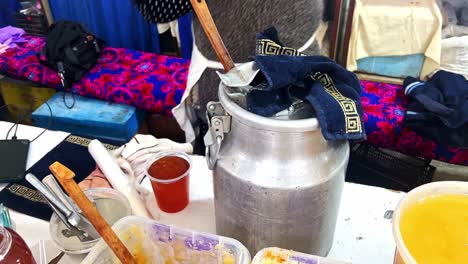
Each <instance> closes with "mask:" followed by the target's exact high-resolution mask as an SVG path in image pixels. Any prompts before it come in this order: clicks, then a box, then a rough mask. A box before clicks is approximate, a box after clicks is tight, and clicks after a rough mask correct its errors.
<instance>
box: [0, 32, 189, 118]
mask: <svg viewBox="0 0 468 264" xmlns="http://www.w3.org/2000/svg"><path fill="white" fill-rule="evenodd" d="M24 38H25V39H26V42H25V43H22V44H18V46H17V47H16V48H11V49H8V50H7V51H6V52H5V53H2V54H0V72H1V73H3V74H6V75H8V76H11V77H13V78H19V79H28V80H30V81H32V82H34V83H37V84H40V85H43V86H46V87H51V88H56V89H58V90H60V89H61V85H60V79H59V77H58V76H57V72H56V71H54V70H52V69H50V68H48V67H45V66H43V65H41V64H40V63H39V61H38V59H37V57H36V54H37V52H39V51H40V50H41V48H42V47H43V46H44V45H45V40H44V39H43V38H41V37H34V36H25V37H24ZM189 65H190V61H189V60H187V59H182V58H176V57H169V56H164V55H158V54H153V53H148V52H141V51H135V50H129V49H123V48H111V47H106V48H104V49H103V51H102V54H101V57H100V58H99V61H98V63H97V64H96V66H95V67H94V68H93V69H92V70H91V71H90V72H88V73H87V74H86V75H85V76H83V78H82V79H81V81H79V82H76V83H74V84H73V86H72V89H71V90H72V92H73V93H75V94H79V95H82V96H87V97H94V98H98V99H102V100H106V101H109V102H115V103H122V104H128V105H133V106H135V107H137V108H140V109H143V110H145V111H147V112H151V113H160V114H164V115H167V116H170V115H171V110H172V108H174V107H175V106H177V105H178V104H179V103H180V101H181V99H182V96H183V94H184V91H185V87H186V84H187V75H188V69H189Z"/></svg>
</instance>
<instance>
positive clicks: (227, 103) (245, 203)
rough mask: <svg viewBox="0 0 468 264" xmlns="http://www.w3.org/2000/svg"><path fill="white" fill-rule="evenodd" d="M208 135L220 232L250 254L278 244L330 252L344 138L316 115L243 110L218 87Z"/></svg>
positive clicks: (344, 162)
mask: <svg viewBox="0 0 468 264" xmlns="http://www.w3.org/2000/svg"><path fill="white" fill-rule="evenodd" d="M219 100H220V101H219V102H210V103H209V104H208V106H207V116H208V120H209V123H210V129H209V131H208V133H207V135H206V136H205V145H206V146H207V148H206V154H207V162H208V166H209V167H210V168H211V169H212V170H213V182H214V194H215V212H216V230H217V233H218V234H219V235H223V236H227V237H232V238H235V239H238V240H239V241H241V242H242V243H243V244H244V245H245V246H246V247H247V248H248V249H249V250H250V252H251V253H252V254H255V253H256V252H258V251H259V250H261V249H262V248H265V247H272V246H274V247H281V248H287V249H292V250H295V251H299V252H304V253H310V254H315V255H320V256H325V255H326V254H327V253H328V252H329V250H330V248H331V246H332V243H333V234H334V231H335V225H336V220H337V215H338V209H339V206H340V198H341V193H342V189H343V185H344V177H345V171H346V167H347V164H348V158H349V144H348V142H347V141H339V142H336V141H326V140H325V139H324V138H323V136H322V133H321V132H320V127H319V124H318V121H317V119H315V118H309V119H302V120H275V119H271V118H265V117H261V116H258V115H255V114H253V113H250V112H248V111H247V110H244V109H243V108H242V107H240V106H239V105H237V104H236V103H234V102H233V101H232V100H231V99H230V98H229V97H228V96H227V94H226V92H225V90H224V86H223V85H222V84H221V86H220V89H219Z"/></svg>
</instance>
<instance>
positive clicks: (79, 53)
mask: <svg viewBox="0 0 468 264" xmlns="http://www.w3.org/2000/svg"><path fill="white" fill-rule="evenodd" d="M103 44H104V42H103V41H102V40H100V39H98V38H96V37H95V36H94V35H93V34H92V33H90V32H89V31H88V30H87V29H86V28H85V27H84V26H83V25H82V24H80V23H77V22H72V21H59V22H56V23H54V24H52V25H51V26H50V30H49V33H48V34H47V37H46V45H45V46H44V48H43V49H42V50H41V51H40V53H39V54H38V56H37V57H38V59H39V61H40V62H41V64H43V65H46V66H48V67H50V68H53V69H55V70H57V72H58V75H59V76H60V79H61V82H62V86H63V88H64V89H65V90H66V91H68V90H69V87H70V86H71V85H72V84H73V83H74V82H76V81H79V80H80V79H81V78H82V77H83V76H84V75H85V74H86V73H87V72H88V71H89V70H91V69H92V68H93V67H94V65H95V64H96V62H97V60H98V58H99V55H100V52H101V47H102V46H103ZM43 57H45V60H44V59H43Z"/></svg>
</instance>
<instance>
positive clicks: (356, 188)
mask: <svg viewBox="0 0 468 264" xmlns="http://www.w3.org/2000/svg"><path fill="white" fill-rule="evenodd" d="M12 125H13V123H8V122H3V121H1V122H0V138H1V137H3V138H4V137H5V136H6V134H7V132H8V130H9V129H10V128H11V126H12ZM42 131H43V129H41V128H37V127H31V126H24V125H20V126H19V128H18V133H17V136H18V138H19V139H33V138H35V137H36V136H37V135H38V134H39V133H41V132H42ZM67 136H68V133H64V132H58V131H47V132H45V133H44V134H43V135H42V136H40V137H39V138H38V139H37V140H35V141H34V142H32V143H31V145H30V150H29V156H28V161H27V168H29V167H31V166H32V165H34V164H35V163H36V162H37V161H38V160H39V159H40V158H41V157H43V156H44V155H45V154H46V153H47V152H49V151H50V150H51V149H53V148H54V147H55V146H57V145H58V144H59V143H60V142H61V141H63V140H64V139H65V138H66V137H67ZM192 158H193V163H194V170H193V171H192V172H191V178H190V179H191V182H190V187H191V194H190V199H191V201H190V204H189V206H188V207H187V208H186V209H185V210H183V211H182V212H180V213H177V214H166V213H161V217H160V219H159V220H158V221H160V222H162V223H165V224H171V225H175V226H178V227H183V228H190V229H194V230H198V231H203V232H209V233H215V230H216V229H215V217H214V201H213V189H212V178H211V177H212V175H211V173H210V171H209V170H208V168H207V166H206V163H205V159H204V157H200V156H193V157H192ZM5 186H6V184H0V189H3V188H4V187H5ZM403 195H404V193H401V192H394V191H391V190H387V189H383V188H377V187H371V186H364V185H359V184H352V183H346V184H345V187H344V191H343V195H342V200H341V207H340V212H339V215H338V223H337V226H336V231H335V240H334V243H333V247H332V249H331V251H330V253H329V257H330V258H334V259H338V260H345V261H350V262H352V263H357V264H367V263H368V264H374V263H376V261H377V262H378V263H392V261H393V254H394V250H395V243H394V242H393V237H392V230H391V219H389V215H391V214H390V212H391V211H392V210H393V209H394V208H395V207H396V205H397V203H398V201H399V200H400V199H401V198H402V197H403ZM0 202H1V201H0ZM11 217H12V219H13V221H14V222H15V224H16V230H17V232H18V233H19V234H20V235H21V236H22V237H23V238H24V239H25V241H26V243H27V244H28V245H29V246H30V247H32V248H37V244H38V242H39V241H40V240H45V241H49V240H50V235H49V227H48V222H46V221H42V220H39V219H37V218H33V217H30V216H27V215H24V214H20V213H17V212H14V211H11ZM49 244H50V243H49ZM271 246H274V245H271ZM59 263H79V258H76V257H75V258H69V257H68V256H65V257H64V258H62V260H61V261H60V262H59Z"/></svg>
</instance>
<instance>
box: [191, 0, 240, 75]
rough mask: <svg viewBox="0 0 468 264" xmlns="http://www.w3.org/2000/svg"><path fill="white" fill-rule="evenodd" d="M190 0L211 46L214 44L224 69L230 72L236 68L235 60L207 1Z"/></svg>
mask: <svg viewBox="0 0 468 264" xmlns="http://www.w3.org/2000/svg"><path fill="white" fill-rule="evenodd" d="M190 2H191V3H192V7H193V10H195V13H196V14H197V17H198V20H199V21H200V24H201V25H202V27H203V30H204V31H205V34H206V36H207V37H208V40H209V41H210V43H211V46H213V49H214V50H215V52H216V56H218V59H219V60H220V61H221V64H222V65H223V67H224V70H225V71H226V72H228V71H229V70H231V69H232V68H234V62H233V61H232V58H231V55H229V52H228V50H227V49H226V46H224V42H223V40H222V39H221V36H220V35H219V32H218V28H217V27H216V25H215V23H214V21H213V17H212V16H211V13H210V10H209V9H208V6H207V5H206V1H205V0H190Z"/></svg>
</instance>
